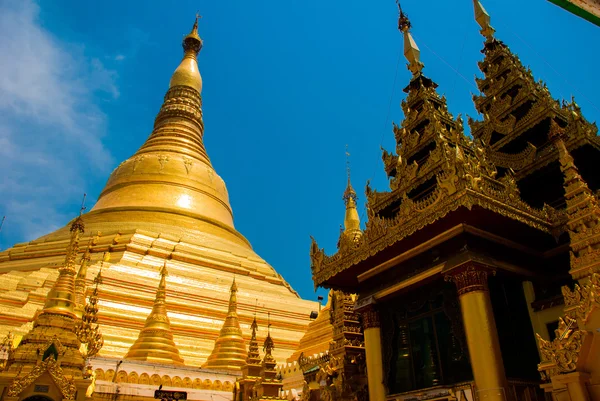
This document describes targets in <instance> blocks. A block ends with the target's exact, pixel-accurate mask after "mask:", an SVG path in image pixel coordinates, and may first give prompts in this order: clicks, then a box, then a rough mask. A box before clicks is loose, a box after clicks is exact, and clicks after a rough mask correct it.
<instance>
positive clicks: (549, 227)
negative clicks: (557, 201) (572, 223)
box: [311, 188, 564, 287]
mask: <svg viewBox="0 0 600 401" xmlns="http://www.w3.org/2000/svg"><path fill="white" fill-rule="evenodd" d="M484 191H485V190H483V191H482V190H481V189H479V190H474V189H471V188H463V189H462V190H459V191H457V192H455V193H454V194H452V195H447V194H446V193H444V191H442V190H440V189H436V191H434V193H433V194H432V195H431V196H430V197H429V198H428V199H426V200H424V201H422V202H419V203H426V204H428V205H426V206H425V207H424V208H420V207H419V203H414V202H412V201H410V200H409V199H408V198H405V202H403V204H404V205H406V206H404V208H403V207H402V206H401V210H400V211H399V213H398V216H397V217H396V218H395V219H394V220H387V219H382V218H379V217H374V218H373V219H371V220H370V221H368V222H367V228H366V230H365V231H364V235H363V237H362V239H361V240H360V241H358V242H357V244H356V245H355V247H354V248H345V251H346V252H337V253H336V254H334V255H331V256H327V255H325V253H324V251H323V249H320V248H318V245H317V244H316V242H314V240H313V246H312V248H311V269H312V273H313V281H314V284H315V287H318V286H321V285H323V283H325V282H326V281H327V280H329V279H330V278H332V277H333V276H335V275H337V274H339V273H341V272H342V271H344V270H346V269H348V268H350V267H351V266H354V265H356V264H358V263H360V262H362V261H364V260H366V259H368V258H369V257H371V256H374V255H375V254H377V253H378V252H381V251H382V250H384V249H385V248H387V247H389V246H391V245H393V244H395V243H397V242H399V241H401V240H403V239H404V238H406V237H408V236H410V235H412V234H414V233H415V232H417V231H419V230H421V229H423V228H424V227H426V226H428V225H430V224H433V223H434V222H436V221H437V220H439V219H442V218H443V217H445V216H446V215H448V214H449V213H451V212H453V211H456V210H457V209H459V208H460V207H465V208H467V209H469V210H471V209H472V208H473V206H479V207H481V208H484V209H487V210H490V211H492V212H495V213H498V214H500V215H502V216H505V217H508V218H511V219H514V220H516V221H519V222H521V223H523V224H526V225H528V226H530V227H532V228H534V229H537V230H540V231H542V232H545V233H548V234H550V235H553V236H557V235H559V234H560V232H561V230H562V229H563V227H564V222H563V220H564V219H563V216H562V214H561V213H560V212H559V211H556V210H555V209H553V208H551V207H549V206H547V207H545V208H544V209H543V210H536V209H532V208H531V207H529V206H527V205H526V204H525V203H524V202H522V201H521V200H520V199H518V198H513V197H512V194H507V193H505V192H502V191H498V192H497V193H495V194H494V193H493V192H491V191H490V190H487V191H485V192H487V193H484ZM511 198H513V199H511ZM394 223H395V224H394Z"/></svg>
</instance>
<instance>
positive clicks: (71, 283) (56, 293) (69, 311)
mask: <svg viewBox="0 0 600 401" xmlns="http://www.w3.org/2000/svg"><path fill="white" fill-rule="evenodd" d="M82 211H83V209H82ZM70 231H71V239H70V241H69V246H68V247H67V254H66V256H65V262H64V264H63V266H61V267H60V268H59V269H58V278H57V279H56V282H55V283H54V285H53V286H52V289H51V290H50V292H49V293H48V296H47V297H46V303H45V304H44V309H43V310H42V313H50V314H58V315H63V316H68V317H72V318H75V317H76V315H75V307H76V299H75V274H76V271H75V259H76V258H77V253H79V237H80V236H81V234H83V232H84V231H85V226H84V224H83V219H82V218H81V213H80V214H79V216H77V218H76V219H75V220H73V223H71V228H70Z"/></svg>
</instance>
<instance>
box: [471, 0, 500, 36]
mask: <svg viewBox="0 0 600 401" xmlns="http://www.w3.org/2000/svg"><path fill="white" fill-rule="evenodd" d="M473 7H474V9H475V21H477V23H478V24H479V26H480V27H481V31H480V32H481V34H482V35H483V36H485V38H486V39H487V40H493V39H494V32H496V30H495V29H494V28H492V26H491V25H490V15H489V14H488V13H487V11H485V8H483V5H481V2H480V1H479V0H473Z"/></svg>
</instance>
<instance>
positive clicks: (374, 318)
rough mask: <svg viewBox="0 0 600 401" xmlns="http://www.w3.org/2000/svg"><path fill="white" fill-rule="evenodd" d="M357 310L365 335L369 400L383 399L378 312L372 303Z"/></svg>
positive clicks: (377, 400)
mask: <svg viewBox="0 0 600 401" xmlns="http://www.w3.org/2000/svg"><path fill="white" fill-rule="evenodd" d="M358 312H359V313H360V314H361V315H362V324H363V330H364V335H365V357H366V359H367V376H368V377H367V379H368V383H369V400H370V401H383V400H385V387H384V386H383V363H382V362H383V355H382V353H381V324H380V322H379V312H378V311H377V310H376V309H375V306H374V305H373V304H371V305H369V306H367V307H365V308H362V309H361V310H359V311H358Z"/></svg>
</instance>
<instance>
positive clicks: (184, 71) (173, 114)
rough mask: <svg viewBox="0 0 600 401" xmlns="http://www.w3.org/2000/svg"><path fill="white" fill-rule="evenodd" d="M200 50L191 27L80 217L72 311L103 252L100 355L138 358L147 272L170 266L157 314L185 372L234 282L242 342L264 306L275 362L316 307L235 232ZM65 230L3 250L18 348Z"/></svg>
mask: <svg viewBox="0 0 600 401" xmlns="http://www.w3.org/2000/svg"><path fill="white" fill-rule="evenodd" d="M201 47H202V40H201V39H200V37H199V35H198V23H197V20H196V23H195V24H194V26H193V29H192V31H191V33H190V34H188V35H187V36H186V37H185V38H184V40H183V49H184V56H183V60H182V61H181V63H180V65H179V66H178V67H177V69H176V70H175V72H174V74H173V76H172V78H171V81H170V85H169V89H168V90H167V93H166V95H165V97H164V103H163V105H162V107H161V108H160V111H159V112H158V115H157V116H156V119H155V122H154V129H153V131H152V134H151V135H150V137H149V138H148V139H147V140H146V142H145V143H144V144H143V145H142V146H141V148H140V149H139V150H138V151H137V152H135V154H134V155H133V156H131V157H130V158H128V159H127V160H125V161H123V162H122V163H121V164H120V165H119V166H118V167H117V168H116V169H115V170H114V171H113V172H112V174H111V175H110V177H109V179H108V182H107V183H106V186H105V187H104V189H103V190H102V192H101V193H100V195H99V197H98V200H97V202H96V204H95V205H94V207H93V208H92V209H91V211H90V212H89V213H86V214H84V215H83V216H82V220H83V221H84V222H85V227H86V231H85V233H83V234H81V243H82V244H89V245H88V253H87V254H86V256H85V259H86V260H85V262H84V266H85V267H84V269H83V271H82V272H81V273H82V274H80V276H79V277H78V278H77V280H76V284H75V285H76V287H77V288H76V290H75V294H76V297H77V300H75V301H78V302H79V303H81V301H82V299H83V291H85V289H83V288H82V287H83V285H85V283H86V282H87V284H88V285H89V284H91V282H92V278H93V277H95V276H96V274H97V273H98V270H99V269H100V264H101V263H102V260H103V257H102V255H103V254H104V253H107V256H106V259H105V261H104V265H103V266H104V268H103V271H102V276H103V285H102V286H101V288H100V290H99V294H98V297H99V311H100V312H99V316H98V322H99V323H100V325H101V328H102V333H103V335H104V340H105V342H104V347H103V348H102V351H101V352H100V354H99V356H101V357H109V358H112V357H114V358H120V359H121V358H123V357H124V356H125V355H126V354H127V353H128V351H129V350H130V348H131V350H132V351H133V349H135V346H134V347H133V348H132V344H133V343H134V342H135V341H136V339H138V336H139V334H140V331H141V330H143V329H144V325H145V322H146V318H147V317H148V315H149V314H150V312H151V309H152V308H153V306H154V305H155V302H154V298H155V291H156V286H157V281H156V272H157V270H158V269H159V268H160V267H161V266H163V265H164V261H165V260H167V259H168V260H169V273H170V276H169V283H170V284H169V287H168V288H167V291H168V297H167V301H168V304H166V310H168V313H169V319H170V321H171V331H172V333H173V341H174V344H176V348H177V349H178V350H179V355H180V356H179V357H180V358H182V359H183V360H185V362H186V365H192V366H200V365H202V364H203V363H205V362H206V360H207V357H208V356H209V354H210V353H211V351H212V350H213V348H214V344H215V341H216V340H217V338H218V337H219V332H220V329H221V326H222V325H223V321H225V320H226V318H227V317H228V313H229V302H228V298H229V297H228V296H229V285H230V283H231V282H232V280H233V277H234V276H235V277H236V282H237V285H238V286H239V289H240V291H239V292H238V293H237V315H238V319H239V325H240V328H241V331H242V333H243V335H244V336H246V337H248V338H249V336H250V333H251V329H250V324H251V322H252V318H253V311H254V309H255V305H256V300H257V299H259V300H263V299H268V303H267V302H265V304H264V307H263V308H264V313H265V314H267V313H270V316H271V320H272V332H271V335H272V336H273V337H275V340H276V341H277V343H278V348H277V350H276V351H275V354H274V356H275V358H276V359H277V360H281V361H284V360H285V359H286V358H287V357H288V356H289V355H291V354H292V353H293V352H294V350H295V349H296V347H297V345H298V342H299V340H300V338H301V337H302V336H303V334H304V332H305V330H306V327H307V325H308V323H309V321H310V320H309V316H310V312H311V311H312V310H315V309H317V306H316V303H315V302H310V301H305V300H302V299H300V297H299V296H298V294H297V293H296V292H295V291H294V290H293V289H292V288H291V287H290V285H289V284H288V283H286V281H285V280H284V279H283V278H282V277H281V275H279V274H278V273H277V272H276V271H275V270H274V269H273V268H272V267H271V266H270V265H269V264H267V263H266V262H265V261H264V260H263V259H262V258H261V257H260V256H258V255H257V254H256V253H255V252H254V251H253V250H252V246H251V245H250V243H249V242H248V240H246V238H244V236H243V235H242V234H240V233H239V232H238V231H237V230H236V229H235V227H234V224H233V213H232V210H231V206H230V204H229V198H228V193H227V189H226V186H225V182H224V181H223V180H222V179H221V177H219V175H218V174H217V173H216V171H215V170H214V168H213V167H212V165H211V162H210V159H209V157H208V155H207V152H206V149H205V147H204V143H203V135H204V122H203V118H202V107H201V106H202V99H201V96H200V92H201V90H202V78H201V76H200V73H199V70H198V64H197V59H196V58H197V55H198V52H199V51H200V49H201ZM69 226H70V224H69V225H67V226H65V227H63V228H61V229H58V230H57V231H55V232H52V233H50V234H48V235H45V236H43V237H41V238H39V239H37V240H34V241H31V242H27V243H21V244H16V245H15V246H14V247H12V248H10V249H7V250H5V251H3V252H0V280H1V281H2V283H3V285H2V288H0V337H4V336H5V335H7V334H8V332H9V331H11V332H12V333H13V335H15V338H16V340H17V341H18V339H19V338H21V337H22V336H23V335H24V334H25V333H27V332H28V331H29V329H30V327H31V321H32V320H33V318H34V315H35V313H36V311H38V310H39V309H40V308H41V307H42V306H43V304H44V302H45V298H46V295H47V294H48V291H49V290H50V288H51V287H52V285H53V283H54V282H55V281H56V278H57V276H58V270H57V269H58V267H59V266H60V265H61V264H62V262H63V260H64V257H65V253H66V251H67V245H68V244H69V238H70V232H69ZM83 251H84V249H81V250H80V251H79V253H83ZM77 257H79V256H77ZM88 259H89V260H88ZM171 283H172V285H171ZM261 303H262V302H261ZM261 307H262V305H261ZM81 310H82V305H76V306H75V312H76V313H77V312H78V311H79V313H81V312H80V311H81ZM140 338H141V337H140ZM128 355H129V356H130V357H131V356H132V355H133V354H132V353H131V352H130V353H129V354H128ZM244 359H245V356H244ZM173 361H174V362H177V361H179V362H181V361H180V360H177V361H176V360H175V359H173ZM235 366H237V364H236V365H235Z"/></svg>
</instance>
